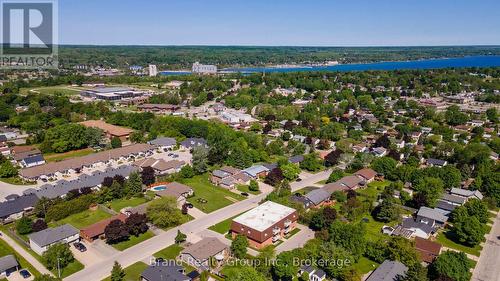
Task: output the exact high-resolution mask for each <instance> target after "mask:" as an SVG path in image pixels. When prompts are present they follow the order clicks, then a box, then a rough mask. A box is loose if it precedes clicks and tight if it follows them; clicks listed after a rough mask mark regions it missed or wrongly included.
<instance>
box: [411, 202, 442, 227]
mask: <svg viewBox="0 0 500 281" xmlns="http://www.w3.org/2000/svg"><path fill="white" fill-rule="evenodd" d="M416 220H417V221H419V222H422V223H426V224H428V225H431V226H437V227H442V226H444V225H445V224H446V222H447V221H448V217H447V216H445V215H443V213H441V212H439V211H438V210H436V209H431V208H429V207H420V209H419V210H418V212H417V219H416Z"/></svg>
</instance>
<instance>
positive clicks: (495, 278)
mask: <svg viewBox="0 0 500 281" xmlns="http://www.w3.org/2000/svg"><path fill="white" fill-rule="evenodd" d="M498 237H500V213H497V216H496V218H495V222H494V223H493V227H492V229H491V231H490V234H488V235H487V237H486V242H485V243H484V247H483V250H482V251H481V256H480V257H479V261H478V262H477V265H476V268H475V269H474V272H473V274H472V279H471V280H473V281H500V240H499V239H498Z"/></svg>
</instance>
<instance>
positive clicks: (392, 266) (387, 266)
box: [366, 260, 408, 281]
mask: <svg viewBox="0 0 500 281" xmlns="http://www.w3.org/2000/svg"><path fill="white" fill-rule="evenodd" d="M407 271H408V267H406V265H404V264H402V263H400V262H398V261H389V260H385V261H384V262H383V263H382V264H381V265H380V266H379V267H378V268H377V269H375V271H373V272H372V274H370V276H369V277H368V278H367V279H366V281H397V280H401V278H402V277H404V276H406V272H407Z"/></svg>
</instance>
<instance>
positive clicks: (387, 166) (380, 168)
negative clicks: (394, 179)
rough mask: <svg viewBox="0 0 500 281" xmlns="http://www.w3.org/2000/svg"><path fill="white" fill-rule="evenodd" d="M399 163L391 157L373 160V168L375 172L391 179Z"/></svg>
mask: <svg viewBox="0 0 500 281" xmlns="http://www.w3.org/2000/svg"><path fill="white" fill-rule="evenodd" d="M397 164H398V162H397V161H396V160H394V159H393V158H391V157H379V158H376V159H375V160H373V162H372V163H371V166H372V168H373V170H375V171H377V172H378V173H381V174H383V175H384V176H387V177H389V176H390V175H391V174H392V172H393V171H394V170H395V169H396V165H397Z"/></svg>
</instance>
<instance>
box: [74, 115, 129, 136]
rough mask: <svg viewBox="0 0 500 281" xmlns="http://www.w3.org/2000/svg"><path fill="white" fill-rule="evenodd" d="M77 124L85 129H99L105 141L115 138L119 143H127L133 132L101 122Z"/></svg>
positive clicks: (93, 121)
mask: <svg viewBox="0 0 500 281" xmlns="http://www.w3.org/2000/svg"><path fill="white" fill-rule="evenodd" d="M79 124H81V125H83V126H85V127H89V128H90V127H93V128H99V129H101V130H103V131H104V134H105V136H106V138H107V139H112V138H115V137H116V138H119V139H120V140H121V141H128V139H129V137H130V134H132V133H133V132H134V130H132V129H129V128H125V127H120V126H115V125H112V124H108V123H106V122H104V121H102V120H87V121H83V122H80V123H79Z"/></svg>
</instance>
